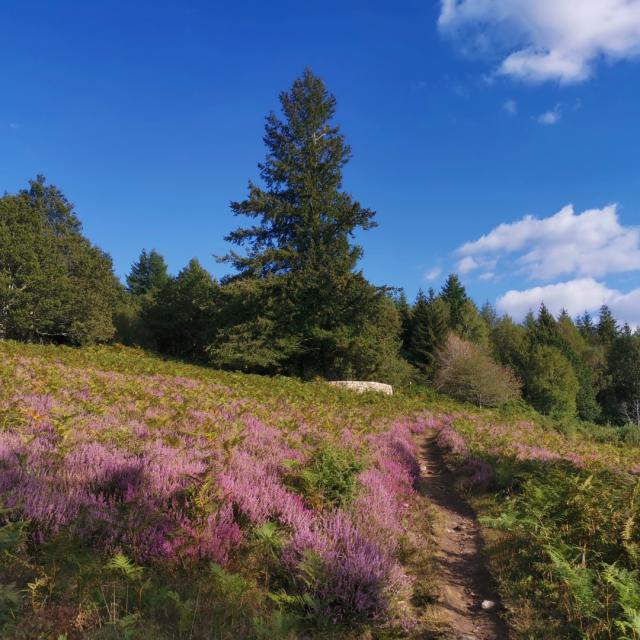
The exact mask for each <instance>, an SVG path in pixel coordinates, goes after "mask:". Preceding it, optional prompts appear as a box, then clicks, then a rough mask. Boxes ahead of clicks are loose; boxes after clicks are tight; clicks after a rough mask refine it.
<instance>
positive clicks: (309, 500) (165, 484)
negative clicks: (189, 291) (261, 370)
mask: <svg viewBox="0 0 640 640" xmlns="http://www.w3.org/2000/svg"><path fill="white" fill-rule="evenodd" d="M8 346H9V349H8V351H6V352H5V353H2V359H1V360H0V380H1V381H2V384H1V385H0V501H1V503H2V504H3V505H4V506H5V507H8V508H10V509H12V510H13V511H12V513H14V514H16V515H19V516H22V517H23V518H25V519H26V520H27V521H28V529H27V532H28V536H29V542H30V545H31V546H32V547H33V548H34V549H36V550H37V549H44V548H47V545H49V544H51V543H52V542H53V541H54V540H60V539H62V538H64V537H65V536H66V537H68V538H69V539H72V540H75V541H77V544H80V545H84V546H85V547H87V549H91V550H92V551H93V552H95V553H99V554H108V555H112V554H115V553H118V552H121V553H124V554H125V555H126V556H127V557H128V558H131V559H132V560H133V561H135V562H139V563H143V564H144V566H146V567H150V568H152V567H156V568H158V570H160V569H161V568H162V567H164V568H168V567H173V568H172V569H171V571H174V572H175V571H178V570H179V569H180V570H185V568H186V567H191V569H190V571H197V570H198V569H197V567H198V566H200V565H201V563H203V562H204V565H202V566H206V563H207V562H215V563H216V564H217V565H220V566H222V567H224V568H225V569H226V570H228V571H242V567H243V566H245V565H251V563H252V562H254V561H253V560H251V558H252V554H253V553H254V551H253V549H254V544H255V543H254V540H255V536H254V532H255V531H259V528H260V527H261V526H264V525H275V526H276V527H277V528H278V531H279V533H278V539H279V540H281V542H280V543H279V545H278V546H277V547H276V548H275V549H276V550H275V552H274V553H275V555H276V559H275V561H276V562H277V563H278V564H279V565H280V567H281V568H280V570H279V572H278V571H276V572H275V575H279V576H280V577H279V580H281V581H282V580H283V579H285V577H286V580H285V584H286V585H287V586H286V588H287V589H288V591H289V592H290V593H291V594H292V595H296V594H297V595H300V596H304V597H310V598H312V599H313V601H315V602H317V603H318V607H320V608H319V609H318V613H321V615H322V616H325V617H327V618H328V619H331V620H333V621H336V622H337V621H349V620H355V619H361V620H379V621H384V620H386V619H387V618H388V617H389V616H391V615H392V612H393V611H394V610H395V607H396V604H395V603H396V602H397V601H398V600H401V599H404V600H405V601H406V602H409V601H410V595H411V579H410V578H409V576H408V575H407V573H406V570H405V569H404V568H403V567H402V566H401V564H400V562H399V559H398V556H399V551H400V543H401V540H402V539H403V538H404V537H406V535H407V528H408V526H409V520H410V509H409V504H410V501H411V500H413V499H415V495H416V494H415V491H414V488H413V485H414V482H415V480H416V478H417V475H418V473H419V469H418V464H417V462H416V458H417V445H416V439H415V436H416V435H417V434H420V433H422V432H424V431H425V430H426V429H428V428H431V426H432V425H431V424H430V423H429V422H428V421H427V420H423V419H419V418H414V417H407V418H401V419H399V418H398V416H399V415H401V414H400V411H399V408H401V407H402V406H403V405H402V401H401V400H398V399H393V398H386V397H380V399H379V400H378V399H377V398H376V401H375V402H371V400H370V399H367V398H366V397H359V396H356V395H354V394H351V393H349V392H348V391H347V392H345V391H341V390H337V389H333V388H330V387H329V386H328V385H302V384H300V383H295V382H293V381H291V382H289V383H287V384H288V385H289V388H280V387H278V386H277V385H275V386H274V385H273V383H270V382H269V381H268V379H264V378H257V377H256V378H249V377H248V376H247V377H242V376H238V375H234V374H221V373H216V374H211V377H210V376H208V375H202V373H201V372H202V371H203V370H198V369H196V368H193V374H194V376H193V377H187V376H186V375H184V373H181V374H179V375H172V372H171V371H154V370H148V368H147V366H146V361H144V360H143V361H141V362H137V361H136V360H135V356H133V354H127V355H126V358H124V359H121V358H116V360H115V362H113V361H112V360H111V358H112V357H114V356H113V355H112V354H113V352H110V351H109V350H106V349H105V350H103V351H102V352H100V351H99V350H94V351H93V352H91V351H89V350H87V352H86V354H85V356H84V360H81V361H79V362H74V361H73V359H74V358H75V357H77V353H78V352H73V351H70V350H69V351H61V352H56V351H55V349H53V348H50V349H49V350H43V351H42V353H46V354H47V357H44V356H43V355H42V353H40V352H38V349H37V348H34V349H33V351H34V352H35V353H34V355H31V356H25V355H24V354H23V353H16V352H13V353H12V351H11V347H10V345H8ZM6 347H7V345H5V349H6ZM59 353H62V354H64V355H65V356H68V358H69V359H70V360H71V361H64V362H63V361H62V359H59V358H58V355H59ZM92 353H93V354H94V356H95V357H96V358H98V359H100V358H101V357H104V358H105V359H106V360H107V362H108V366H105V365H99V364H98V363H97V364H92V363H91V362H90V361H88V360H87V358H89V357H91V354H92ZM134 353H135V352H134ZM87 354H88V355H87ZM123 363H126V364H127V367H129V368H134V369H135V368H136V367H140V368H141V369H143V370H142V371H139V370H135V371H129V370H128V368H127V367H123V366H122V365H123ZM153 364H154V365H155V366H158V368H162V366H163V365H160V364H159V361H156V360H154V361H153ZM183 369H185V370H186V369H189V368H188V367H183ZM189 372H190V373H191V372H192V371H191V370H189ZM213 376H215V379H212V377H213ZM247 380H251V384H250V385H247ZM279 384H281V385H282V384H283V383H279ZM394 407H395V408H394ZM418 407H419V405H413V406H412V407H411V413H412V414H414V415H415V414H416V413H417V411H416V409H417V408H418ZM326 446H329V447H335V448H337V449H339V450H341V451H348V452H349V454H348V455H349V456H353V457H354V459H357V460H360V461H362V462H361V463H359V464H358V465H357V466H356V467H354V469H356V471H355V473H356V475H355V477H354V483H355V485H354V486H355V490H354V493H353V495H349V496H348V497H347V498H345V500H344V503H343V504H341V505H340V507H339V508H336V506H335V505H331V504H328V503H322V502H318V500H317V497H314V496H311V495H307V493H306V492H305V484H304V482H303V481H302V480H303V478H304V473H305V469H306V468H307V466H308V465H309V464H311V461H313V460H314V455H315V452H317V451H318V450H319V449H320V448H322V447H326ZM310 558H313V564H314V567H315V573H313V575H310V574H309V567H310V565H309V562H310V560H309V559H310ZM282 572H285V574H284V575H283V574H282ZM287 576H288V577H287ZM273 588H274V589H275V588H276V586H274V587H273ZM404 622H405V623H406V622H407V618H406V616H405V620H404Z"/></svg>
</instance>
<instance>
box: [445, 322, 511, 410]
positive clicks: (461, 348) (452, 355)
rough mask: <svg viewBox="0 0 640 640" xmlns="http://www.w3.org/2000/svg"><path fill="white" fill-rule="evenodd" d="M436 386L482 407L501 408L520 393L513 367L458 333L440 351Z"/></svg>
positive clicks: (450, 337)
mask: <svg viewBox="0 0 640 640" xmlns="http://www.w3.org/2000/svg"><path fill="white" fill-rule="evenodd" d="M435 386H436V389H438V390H439V391H442V392H443V393H446V394H447V395H449V396H451V397H452V398H456V399H457V400H462V401H463V402H472V403H474V404H476V405H478V406H479V407H500V406H503V405H505V404H507V403H509V402H511V401H513V400H516V399H517V398H518V397H519V396H520V384H519V383H518V381H517V380H516V377H515V375H514V374H513V372H512V371H511V369H510V368H509V367H505V366H503V365H500V364H498V363H496V362H494V361H493V360H492V359H491V356H490V355H489V354H488V353H487V352H486V351H485V350H484V349H483V348H482V347H479V346H477V345H475V344H472V343H471V342H468V341H466V340H462V339H461V338H459V337H458V336H456V335H454V334H451V335H450V336H449V338H448V339H447V343H446V345H445V347H444V349H443V350H442V351H441V352H440V355H439V361H438V370H437V372H436V378H435Z"/></svg>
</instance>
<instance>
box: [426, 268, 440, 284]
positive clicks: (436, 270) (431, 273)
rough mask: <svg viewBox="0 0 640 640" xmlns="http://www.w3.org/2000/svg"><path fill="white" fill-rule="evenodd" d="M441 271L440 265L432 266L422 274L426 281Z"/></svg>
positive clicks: (432, 279)
mask: <svg viewBox="0 0 640 640" xmlns="http://www.w3.org/2000/svg"><path fill="white" fill-rule="evenodd" d="M441 273H442V269H441V268H440V267H433V269H429V271H427V272H426V273H425V274H424V279H425V280H426V281H427V282H433V281H434V280H436V279H437V278H438V277H439V276H440V274H441Z"/></svg>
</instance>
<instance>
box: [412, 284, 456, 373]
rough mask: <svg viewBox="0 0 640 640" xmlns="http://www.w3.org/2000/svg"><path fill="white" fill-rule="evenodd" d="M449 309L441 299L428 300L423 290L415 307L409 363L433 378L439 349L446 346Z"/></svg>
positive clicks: (419, 293) (417, 298)
mask: <svg viewBox="0 0 640 640" xmlns="http://www.w3.org/2000/svg"><path fill="white" fill-rule="evenodd" d="M448 316H449V309H448V307H447V305H446V304H445V303H444V302H443V301H442V300H440V299H439V298H431V299H428V298H427V297H425V295H424V293H423V292H422V290H420V291H419V292H418V296H417V297H416V301H415V304H414V305H413V323H412V326H411V336H410V340H409V361H410V362H411V363H412V364H413V365H414V366H415V367H417V368H418V370H419V371H420V372H421V373H423V374H424V375H426V376H427V377H431V376H432V375H433V373H434V372H435V368H436V360H437V356H438V351H439V349H440V348H441V347H442V346H443V345H444V344H445V341H446V338H447V333H448V331H449V328H448V324H449V323H448V320H449V318H448Z"/></svg>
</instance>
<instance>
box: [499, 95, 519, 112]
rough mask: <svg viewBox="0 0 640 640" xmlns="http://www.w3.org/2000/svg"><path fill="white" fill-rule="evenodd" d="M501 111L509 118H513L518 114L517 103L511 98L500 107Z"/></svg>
mask: <svg viewBox="0 0 640 640" xmlns="http://www.w3.org/2000/svg"><path fill="white" fill-rule="evenodd" d="M502 110H503V111H505V112H506V113H508V114H509V115H510V116H515V115H516V114H517V113H518V103H517V102H516V101H515V100H514V99H513V98H509V100H507V101H506V102H505V103H504V104H503V105H502Z"/></svg>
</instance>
